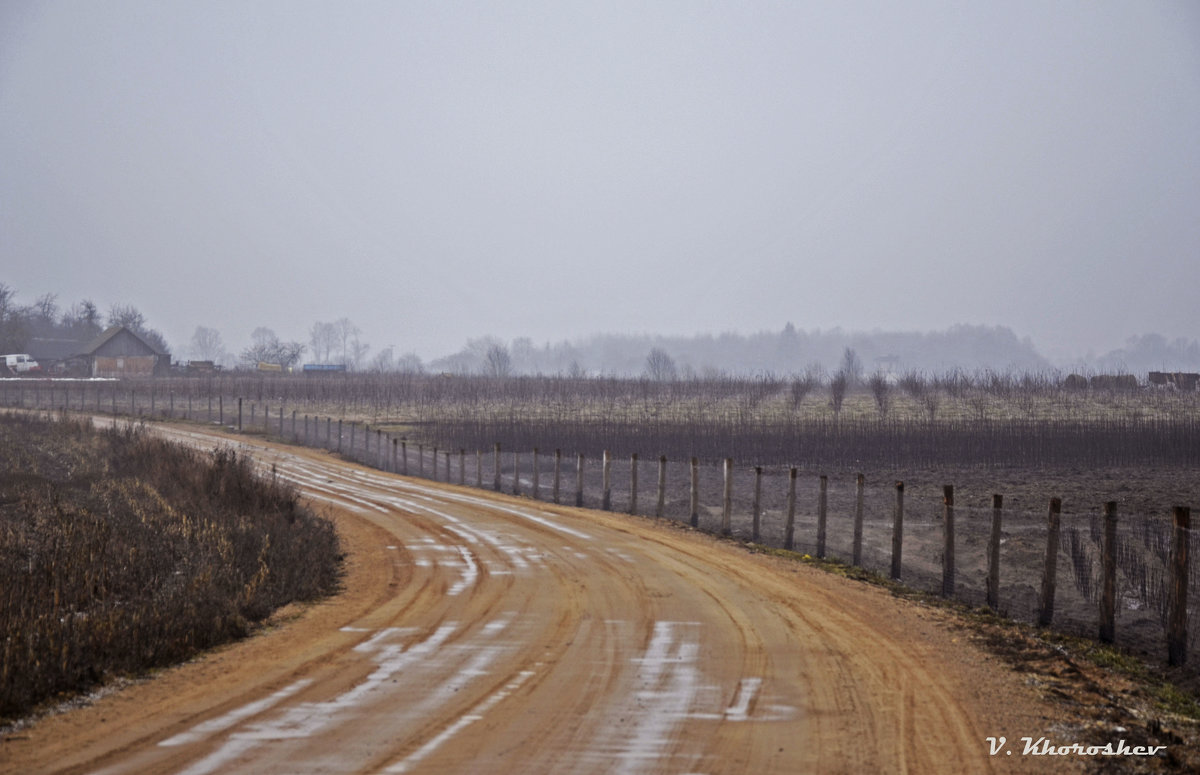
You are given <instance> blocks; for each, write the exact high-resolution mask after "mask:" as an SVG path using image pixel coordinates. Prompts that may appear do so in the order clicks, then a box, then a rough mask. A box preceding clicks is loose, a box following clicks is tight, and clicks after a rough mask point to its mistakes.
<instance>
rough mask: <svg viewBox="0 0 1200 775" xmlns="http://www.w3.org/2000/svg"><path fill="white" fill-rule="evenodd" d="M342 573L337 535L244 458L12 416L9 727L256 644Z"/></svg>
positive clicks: (7, 539) (1, 689)
mask: <svg viewBox="0 0 1200 775" xmlns="http://www.w3.org/2000/svg"><path fill="white" fill-rule="evenodd" d="M338 563H339V555H338V544H337V536H336V534H335V533H334V529H333V526H332V525H331V524H330V523H329V522H328V521H326V520H324V519H321V518H319V517H317V516H315V515H313V514H312V513H310V512H308V511H306V510H305V509H304V508H303V507H302V506H301V505H300V504H299V502H298V497H297V494H296V492H295V491H294V490H293V489H292V488H291V487H289V486H287V485H285V484H284V483H282V482H280V481H278V480H275V479H264V478H262V477H259V476H257V475H256V474H255V473H254V470H253V468H252V466H251V463H250V461H249V460H248V459H246V458H244V457H239V456H237V454H236V453H235V452H233V451H229V450H223V449H218V450H214V451H212V452H209V453H203V452H198V451H194V450H189V449H185V448H182V447H179V446H176V445H172V444H170V443H169V442H166V441H163V440H161V439H157V438H155V437H153V436H151V435H150V434H148V433H146V432H144V431H143V430H140V429H137V428H130V429H126V430H105V431H97V430H95V429H93V428H92V427H91V426H90V424H88V423H83V422H78V421H69V420H57V421H56V420H47V419H36V418H32V417H27V416H5V417H0V625H2V631H0V718H11V717H15V716H18V715H21V714H24V713H26V712H28V711H29V710H30V709H31V708H32V707H34V706H35V705H37V704H38V703H41V702H44V701H46V700H48V699H51V698H54V697H55V696H57V695H60V694H64V693H74V692H78V691H82V690H86V689H87V688H89V687H91V686H94V685H96V684H97V683H100V682H102V681H104V680H105V678H106V677H108V676H112V675H122V674H136V673H139V672H142V671H145V670H146V669H148V668H153V667H157V666H162V665H167V664H171V663H174V662H178V661H180V660H183V659H186V658H188V657H189V656H191V655H193V654H194V653H196V652H197V651H198V650H200V649H204V648H208V647H211V646H214V645H216V644H219V643H222V642H225V641H228V640H231V639H233V638H237V637H240V636H242V635H245V634H246V633H247V632H248V631H249V629H250V628H251V627H252V626H253V625H254V623H256V622H260V621H262V620H263V619H264V618H265V617H266V616H268V615H269V614H270V612H271V611H273V610H274V609H276V608H278V607H280V606H283V605H286V604H287V603H289V602H292V601H298V600H311V599H314V598H317V597H320V596H322V595H325V594H328V593H329V592H331V591H332V590H333V589H334V588H335V586H336V584H337V575H338Z"/></svg>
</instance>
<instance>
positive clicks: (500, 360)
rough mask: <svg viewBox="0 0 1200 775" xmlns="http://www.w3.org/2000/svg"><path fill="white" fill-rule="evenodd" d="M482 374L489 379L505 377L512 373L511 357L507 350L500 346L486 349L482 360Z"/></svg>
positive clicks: (495, 345) (496, 345)
mask: <svg viewBox="0 0 1200 775" xmlns="http://www.w3.org/2000/svg"><path fill="white" fill-rule="evenodd" d="M484 373H485V374H487V375H488V376H489V377H507V376H508V375H509V374H510V373H512V356H510V355H509V354H508V348H507V347H505V346H504V345H502V344H494V345H492V346H491V347H489V348H488V351H487V356H486V357H485V360H484Z"/></svg>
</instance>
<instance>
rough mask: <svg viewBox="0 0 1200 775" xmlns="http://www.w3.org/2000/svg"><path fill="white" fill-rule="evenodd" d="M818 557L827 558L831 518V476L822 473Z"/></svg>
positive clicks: (818, 514)
mask: <svg viewBox="0 0 1200 775" xmlns="http://www.w3.org/2000/svg"><path fill="white" fill-rule="evenodd" d="M817 481H818V484H817V557H819V558H820V559H822V560H823V559H825V538H826V536H827V534H828V533H827V531H828V518H829V477H828V476H826V475H825V474H821V476H820V478H819V479H818V480H817Z"/></svg>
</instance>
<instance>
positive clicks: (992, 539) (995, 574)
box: [987, 493, 1004, 611]
mask: <svg viewBox="0 0 1200 775" xmlns="http://www.w3.org/2000/svg"><path fill="white" fill-rule="evenodd" d="M1003 514H1004V496H1003V495H1000V494H999V493H996V494H994V495H992V533H991V535H990V536H989V537H988V548H987V552H988V570H987V604H988V608H990V609H992V610H993V611H998V610H1000V520H1001V518H1002V516H1003Z"/></svg>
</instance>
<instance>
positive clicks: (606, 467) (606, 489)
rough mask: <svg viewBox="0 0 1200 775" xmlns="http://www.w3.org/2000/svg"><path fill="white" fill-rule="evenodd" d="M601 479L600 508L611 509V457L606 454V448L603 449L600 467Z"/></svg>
mask: <svg viewBox="0 0 1200 775" xmlns="http://www.w3.org/2000/svg"><path fill="white" fill-rule="evenodd" d="M601 472H602V473H601V479H602V482H603V486H602V493H603V494H602V496H601V499H600V508H601V509H603V510H604V511H611V510H612V458H611V457H610V456H609V454H608V450H607V449H606V450H604V459H603V464H602V468H601Z"/></svg>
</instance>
